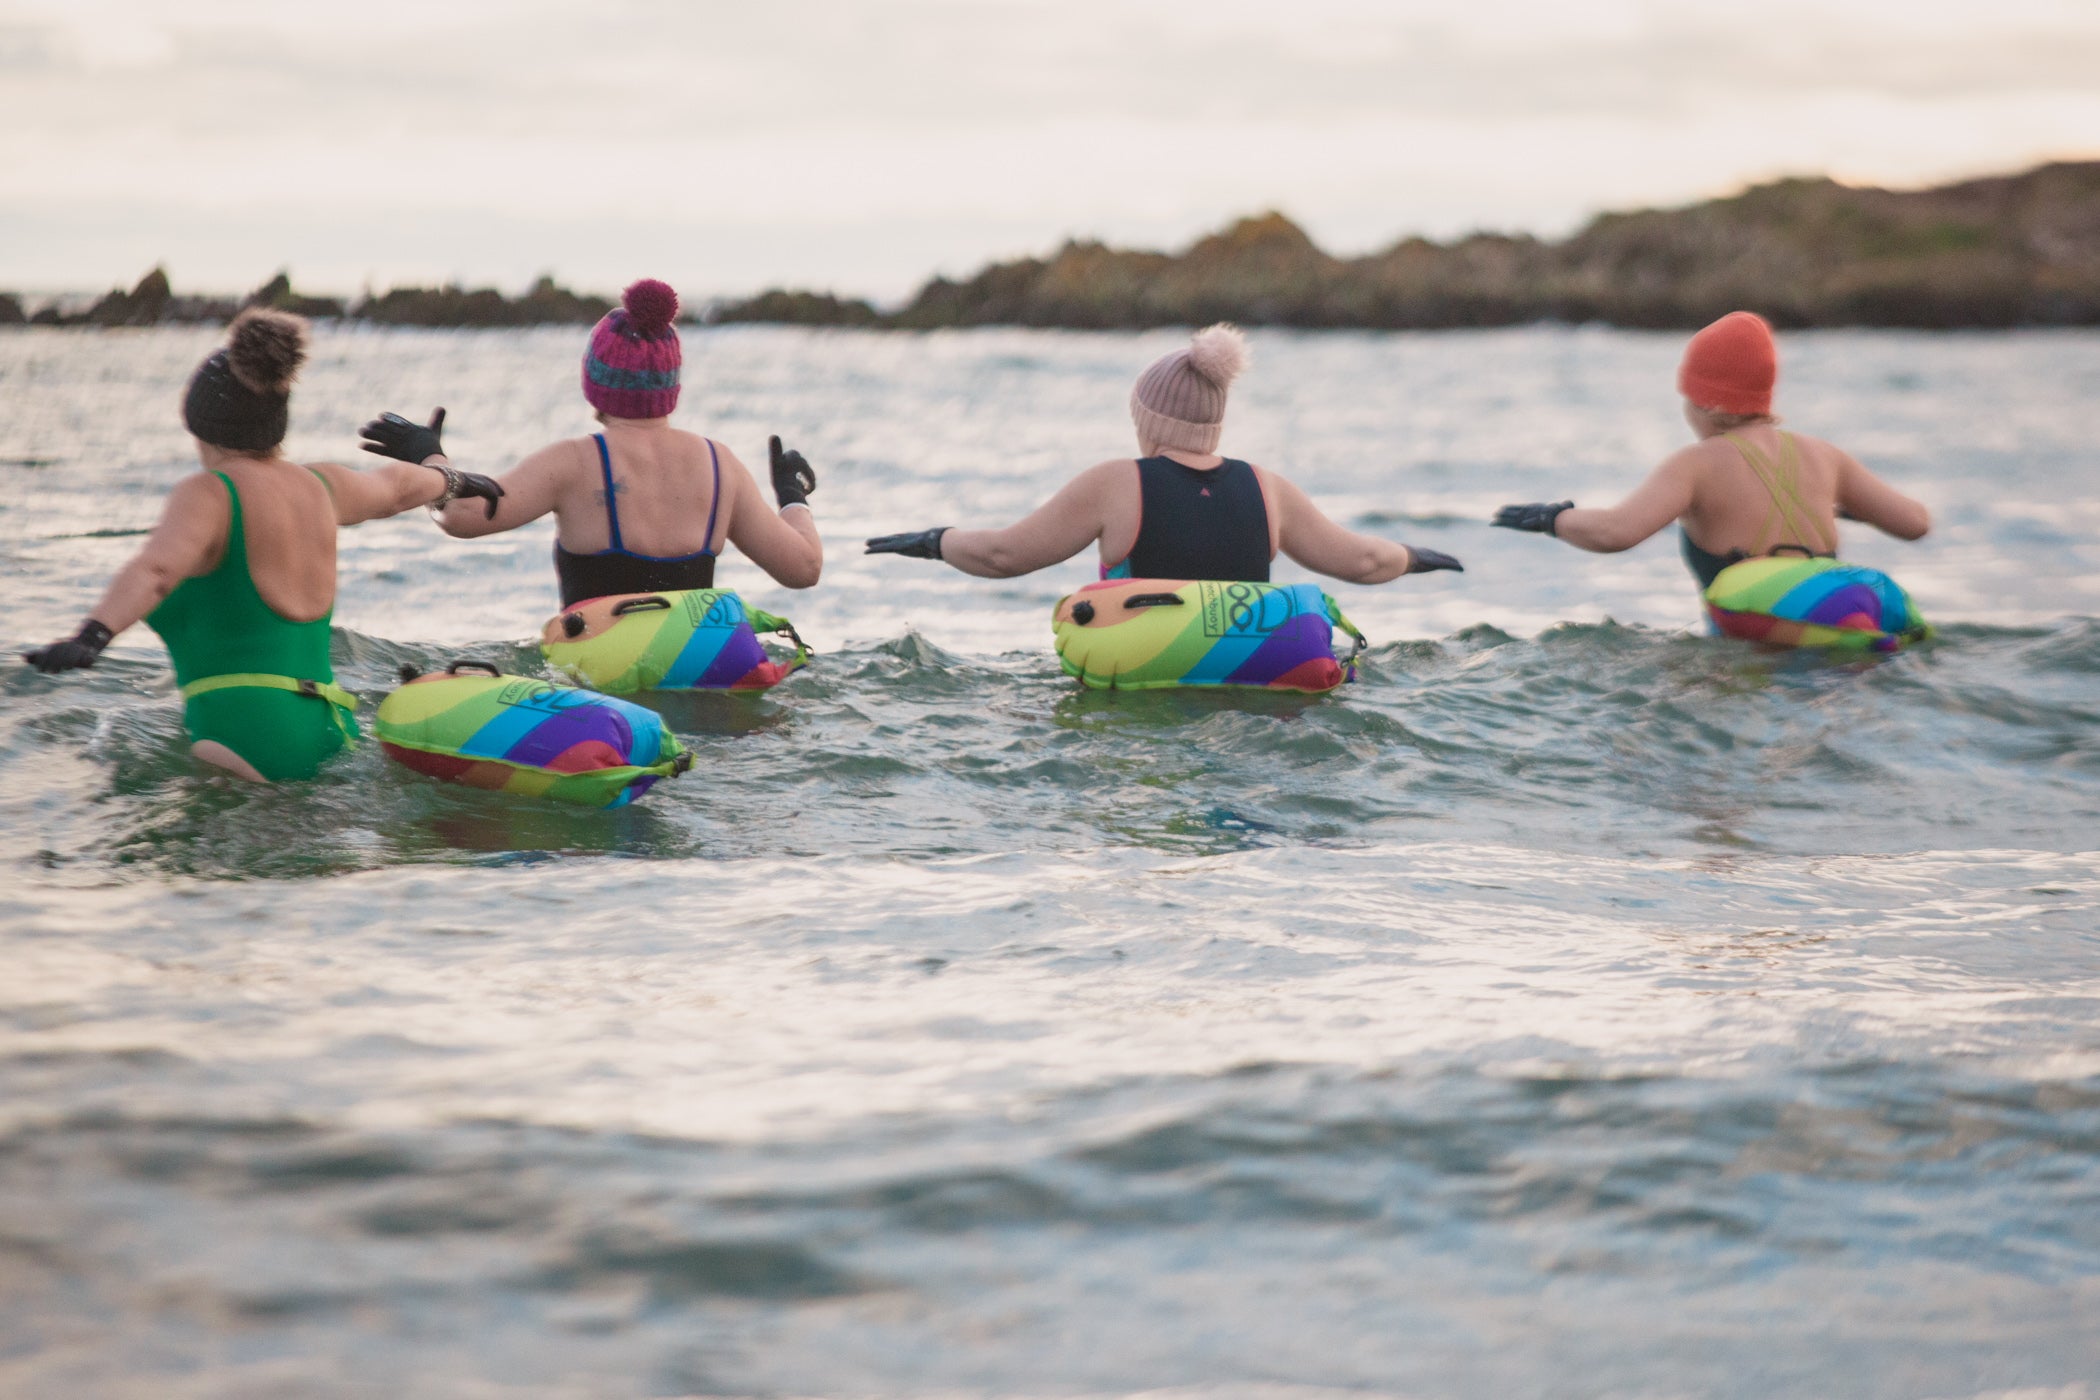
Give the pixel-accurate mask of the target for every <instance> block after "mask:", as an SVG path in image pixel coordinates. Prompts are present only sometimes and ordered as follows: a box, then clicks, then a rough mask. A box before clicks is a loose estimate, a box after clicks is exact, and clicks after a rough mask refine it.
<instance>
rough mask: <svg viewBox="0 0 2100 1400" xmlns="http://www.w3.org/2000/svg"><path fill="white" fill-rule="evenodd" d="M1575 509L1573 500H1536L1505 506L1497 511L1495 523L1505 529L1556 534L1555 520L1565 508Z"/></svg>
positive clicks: (1557, 532)
mask: <svg viewBox="0 0 2100 1400" xmlns="http://www.w3.org/2000/svg"><path fill="white" fill-rule="evenodd" d="M1573 509H1575V503H1574V502H1573V501H1553V502H1551V503H1548V502H1545V501H1534V502H1532V503H1531V504H1529V505H1522V506H1504V507H1502V509H1500V510H1498V511H1496V512H1495V519H1494V522H1493V523H1494V524H1497V525H1500V526H1501V527H1502V528H1503V529H1505V530H1529V531H1531V532H1532V533H1533V534H1538V535H1556V534H1559V533H1560V532H1559V531H1558V530H1556V529H1554V522H1556V521H1558V520H1559V519H1560V513H1561V512H1562V511H1564V510H1573Z"/></svg>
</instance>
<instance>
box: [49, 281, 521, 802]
mask: <svg viewBox="0 0 2100 1400" xmlns="http://www.w3.org/2000/svg"><path fill="white" fill-rule="evenodd" d="M305 359H306V323H305V322H304V321H301V320H300V319H298V318H297V317H295V316H287V315H284V314H282V313H280V312H275V311H260V310H257V311H246V312H243V313H242V314H241V315H240V316H239V317H238V318H236V319H235V321H234V323H233V327H232V331H231V333H230V335H229V336H228V340H227V344H226V346H225V347H224V348H222V349H220V350H218V351H215V352H214V353H213V354H212V355H211V356H210V357H209V358H208V359H206V360H205V361H204V363H203V364H202V365H200V366H198V368H197V372H196V374H195V375H194V376H192V378H191V379H190V385H189V392H188V395H187V397H186V398H185V399H184V402H183V406H182V413H183V421H184V423H185V424H186V425H187V426H188V428H189V430H190V432H191V433H192V434H193V435H194V436H195V438H196V440H197V455H198V457H199V459H200V460H201V461H202V463H203V466H204V470H202V471H200V472H197V473H196V474H194V475H192V476H187V477H184V478H183V479H182V480H181V481H179V482H177V483H176V484H175V488H174V490H172V491H170V492H169V493H168V500H167V504H166V505H165V506H164V507H163V508H162V510H161V516H160V522H159V523H158V524H157V525H155V526H154V528H153V533H152V535H151V536H150V537H149V538H148V539H147V540H146V543H145V545H144V546H143V547H142V548H141V549H140V550H139V552H138V553H137V554H136V555H135V556H133V558H132V560H131V562H130V563H128V564H126V565H125V566H124V567H123V568H122V569H120V570H119V571H118V572H117V576H116V578H115V579H113V580H112V581H111V582H110V585H109V589H108V591H107V592H105V593H104V594H103V595H102V601H101V602H99V603H97V604H96V605H95V609H94V611H93V612H92V613H90V614H89V616H88V619H87V621H86V622H84V623H82V624H81V626H80V630H79V631H78V632H76V633H75V634H74V635H73V636H72V637H70V638H68V639H67V640H65V641H62V642H53V643H52V644H51V645H49V646H46V647H39V648H38V649H37V650H35V651H32V652H28V653H26V654H25V656H24V658H23V659H24V660H26V661H27V662H29V664H30V665H32V666H34V667H36V668H37V669H38V670H39V671H43V672H45V673H47V674H49V673H53V672H58V671H70V670H74V669H76V668H78V667H82V666H92V665H94V664H95V658H96V657H98V656H100V655H101V654H102V649H103V648H104V647H106V646H108V645H109V643H110V641H111V639H112V638H114V637H115V636H116V635H117V634H118V633H120V632H122V631H123V630H124V629H125V628H127V627H129V626H131V624H133V623H134V622H138V621H140V620H141V619H144V621H145V622H146V623H147V625H148V626H150V627H152V628H153V630H154V631H156V632H158V633H160V636H161V640H162V641H164V642H166V643H167V646H168V654H169V656H170V657H171V658H173V660H174V663H175V681H176V684H177V685H178V686H179V687H180V688H181V691H182V700H183V720H184V723H185V724H187V726H188V728H189V733H190V738H191V739H192V740H193V741H194V742H193V744H192V747H191V750H190V751H191V752H192V753H193V754H195V755H196V756H197V757H198V758H200V759H202V760H203V761H204V762H206V763H210V764H214V765H216V766H217V767H220V768H224V769H226V770H227V771H229V772H231V773H234V774H236V775H238V776H240V777H243V778H248V779H252V780H254V781H257V782H277V781H281V780H284V779H289V778H310V777H312V776H313V775H314V774H315V772H316V771H318V770H319V768H320V766H321V764H322V763H323V762H324V761H325V760H326V759H327V758H329V756H330V755H332V754H334V753H335V752H336V751H337V750H339V749H341V748H342V747H343V745H344V744H345V743H346V742H348V741H349V740H351V739H353V738H355V737H356V735H357V722H356V721H355V720H354V719H353V718H352V717H351V712H352V710H353V709H354V708H355V706H356V701H355V700H354V699H353V698H352V697H351V696H350V695H349V693H348V692H346V691H344V690H342V689H341V688H339V687H338V686H337V685H336V684H335V670H334V668H333V666H332V665H331V664H330V661H329V655H328V639H329V618H330V617H331V615H332V614H333V613H334V611H335V532H336V527H337V526H339V525H355V524H357V523H359V522H360V521H365V520H376V519H379V518H381V517H383V516H389V515H398V514H400V513H401V512H402V511H405V510H408V509H411V508H412V507H415V506H422V505H430V506H443V505H446V504H448V503H450V502H451V501H453V500H454V499H456V498H459V497H462V496H475V497H479V498H481V499H482V500H485V501H487V502H488V504H489V508H490V509H491V510H493V509H494V508H495V503H496V498H497V497H499V496H501V495H502V494H503V492H502V488H501V487H499V486H497V485H496V483H494V482H493V481H490V480H489V479H488V478H487V477H483V476H475V475H473V474H471V473H466V472H455V471H453V470H451V469H450V468H448V467H437V468H432V467H420V466H410V465H408V464H406V463H397V464H392V465H389V466H385V467H380V468H378V469H376V470H373V471H366V472H355V471H350V470H349V469H347V468H344V467H339V466H334V465H331V464H328V463H321V464H318V465H315V466H300V465H297V464H295V463H293V462H289V461H287V460H285V458H284V457H283V455H282V454H281V452H280V450H279V449H280V447H281V445H282V444H283V442H284V434H285V429H286V426H287V418H288V413H289V408H290V403H291V388H292V380H293V378H294V377H295V376H296V375H297V374H298V372H299V366H300V365H301V364H302V363H304V361H305Z"/></svg>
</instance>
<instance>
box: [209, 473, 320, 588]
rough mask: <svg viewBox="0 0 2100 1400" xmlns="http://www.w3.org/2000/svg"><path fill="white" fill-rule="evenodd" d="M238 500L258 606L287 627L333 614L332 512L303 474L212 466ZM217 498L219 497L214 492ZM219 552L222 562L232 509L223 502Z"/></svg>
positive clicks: (316, 482) (315, 480) (315, 479)
mask: <svg viewBox="0 0 2100 1400" xmlns="http://www.w3.org/2000/svg"><path fill="white" fill-rule="evenodd" d="M217 470H219V471H222V472H224V473H225V474H226V475H227V476H228V477H230V478H231V479H232V481H233V488H234V490H235V491H237V492H238V493H239V494H240V517H241V534H242V543H243V547H244V551H245V553H246V555H247V568H248V576H249V577H250V578H251V579H252V580H253V581H254V583H255V591H256V593H258V594H259V595H261V597H262V600H263V602H264V604H266V605H267V606H268V607H269V609H270V610H271V611H272V612H274V613H276V614H277V615H278V616H279V617H281V618H283V619H284V620H285V621H287V622H312V621H315V620H316V619H319V618H323V617H326V616H327V615H328V614H329V612H330V611H331V610H332V609H333V608H334V607H335V530H336V526H335V519H336V517H335V505H334V502H333V501H332V500H331V499H330V496H329V490H328V487H326V486H325V485H323V484H322V481H321V478H320V477H319V476H318V475H316V474H315V473H314V472H312V471H309V470H308V469H307V468H305V467H302V466H299V465H297V464H295V463H292V462H286V461H283V460H274V461H260V460H257V459H254V458H249V457H230V458H227V459H225V460H224V461H222V462H220V463H219V464H218V467H217ZM219 494H220V495H221V496H222V498H223V496H224V494H225V493H224V492H223V491H222V492H220V493H219ZM224 506H225V512H226V513H225V516H224V521H225V523H224V525H222V527H221V529H220V534H219V538H220V549H219V552H218V554H217V556H216V557H215V558H214V560H213V564H212V567H213V568H214V569H216V568H218V567H219V566H220V565H222V564H223V563H224V562H225V555H226V548H227V545H228V544H229V543H230V536H231V533H232V518H233V502H232V501H230V500H227V501H225V502H224Z"/></svg>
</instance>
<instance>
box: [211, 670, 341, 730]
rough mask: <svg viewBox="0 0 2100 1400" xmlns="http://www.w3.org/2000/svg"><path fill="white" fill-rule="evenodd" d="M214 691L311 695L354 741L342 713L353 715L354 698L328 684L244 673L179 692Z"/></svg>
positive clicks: (227, 676) (337, 686) (218, 677)
mask: <svg viewBox="0 0 2100 1400" xmlns="http://www.w3.org/2000/svg"><path fill="white" fill-rule="evenodd" d="M214 690H288V691H290V692H291V693H292V694H294V695H311V696H313V697H314V698H315V699H316V700H326V701H327V702H328V703H329V705H330V706H331V707H332V708H331V709H330V710H329V713H330V714H331V715H333V716H334V717H335V722H336V725H337V727H338V728H340V729H341V730H342V731H343V733H344V734H346V735H348V736H350V737H352V738H355V737H356V735H357V731H356V730H355V729H353V728H351V726H350V721H349V720H348V719H346V718H345V717H344V714H343V713H342V712H344V711H348V712H350V713H353V714H354V713H355V712H356V710H357V697H356V696H355V695H352V694H351V693H350V692H349V691H347V690H345V689H343V688H342V687H341V686H339V685H335V684H333V683H331V682H329V681H309V680H301V679H298V678H297V677H294V676H271V675H265V674H263V673H262V672H260V671H244V672H239V673H236V674H233V675H226V676H205V677H203V678H201V679H199V680H194V681H191V682H190V683H189V684H188V685H186V686H184V687H183V688H182V690H181V691H180V694H181V696H182V698H183V699H185V700H187V699H189V698H190V697H191V696H193V695H206V694H209V693H210V692H212V691H214Z"/></svg>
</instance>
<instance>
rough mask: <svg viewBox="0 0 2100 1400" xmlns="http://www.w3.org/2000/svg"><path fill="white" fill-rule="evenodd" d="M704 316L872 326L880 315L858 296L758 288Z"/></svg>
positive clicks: (724, 319) (719, 319) (786, 323)
mask: <svg viewBox="0 0 2100 1400" xmlns="http://www.w3.org/2000/svg"><path fill="white" fill-rule="evenodd" d="M707 319H708V320H709V321H710V322H712V323H715V324H727V323H733V322H738V321H763V322H769V323H771V324H773V325H780V326H873V325H878V324H880V323H881V322H882V315H881V313H879V312H878V311H876V310H875V308H874V307H873V306H871V305H869V304H868V303H867V302H865V301H862V300H860V299H858V298H853V299H850V300H849V299H845V298H840V297H835V296H833V295H832V294H831V293H829V292H779V291H774V292H761V293H760V294H759V295H757V296H755V297H752V298H750V299H749V300H747V301H737V302H730V303H727V304H725V305H721V306H717V307H715V308H714V309H713V311H712V312H711V313H710V314H709V315H708V317H707Z"/></svg>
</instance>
